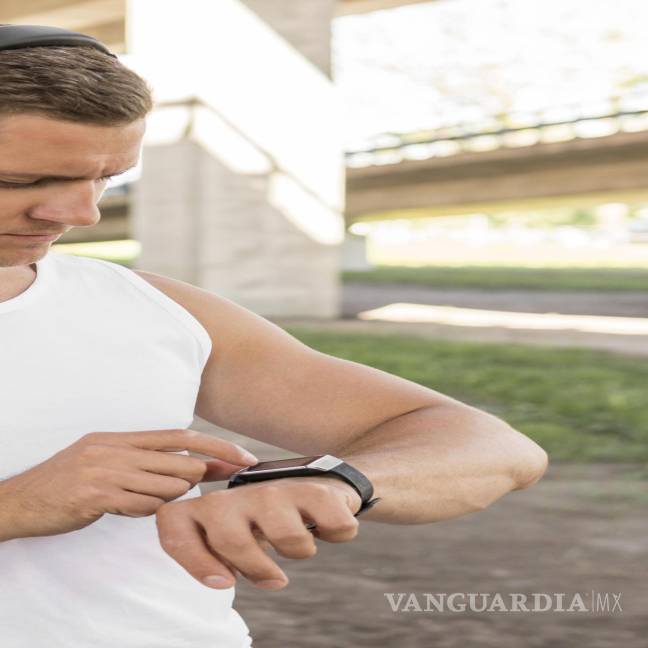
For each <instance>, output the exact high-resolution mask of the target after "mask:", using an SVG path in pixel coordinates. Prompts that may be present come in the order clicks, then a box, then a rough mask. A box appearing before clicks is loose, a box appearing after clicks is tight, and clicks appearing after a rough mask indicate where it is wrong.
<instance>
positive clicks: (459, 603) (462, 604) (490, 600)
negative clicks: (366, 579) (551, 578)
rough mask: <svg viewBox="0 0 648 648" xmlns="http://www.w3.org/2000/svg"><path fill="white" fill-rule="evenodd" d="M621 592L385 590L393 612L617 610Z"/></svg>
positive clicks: (600, 611) (604, 612)
mask: <svg viewBox="0 0 648 648" xmlns="http://www.w3.org/2000/svg"><path fill="white" fill-rule="evenodd" d="M621 595H622V593H621V592H619V593H615V592H597V591H595V590H592V591H591V592H586V593H583V594H580V593H576V594H571V595H568V594H566V593H565V592H553V593H551V594H549V593H546V592H534V593H533V594H522V593H517V592H513V593H508V594H500V593H492V592H491V593H477V592H469V593H467V592H453V593H451V594H448V593H447V592H441V593H435V594H432V593H424V594H416V593H413V592H410V593H408V592H385V593H384V596H385V598H386V599H387V602H388V603H389V607H390V608H391V610H392V612H465V611H470V612H590V613H596V614H618V613H621V612H623V609H622V607H621Z"/></svg>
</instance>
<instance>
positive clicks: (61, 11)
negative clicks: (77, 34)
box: [0, 0, 126, 31]
mask: <svg viewBox="0 0 648 648" xmlns="http://www.w3.org/2000/svg"><path fill="white" fill-rule="evenodd" d="M125 15H126V0H82V1H77V2H75V1H70V0H2V4H1V5H0V22H3V23H12V24H16V25H51V26H52V27H62V28H64V29H72V30H75V31H83V28H87V27H92V26H93V25H100V24H106V23H111V22H115V21H119V20H122V21H123V20H124V16H125Z"/></svg>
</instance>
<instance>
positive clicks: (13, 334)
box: [0, 251, 251, 648]
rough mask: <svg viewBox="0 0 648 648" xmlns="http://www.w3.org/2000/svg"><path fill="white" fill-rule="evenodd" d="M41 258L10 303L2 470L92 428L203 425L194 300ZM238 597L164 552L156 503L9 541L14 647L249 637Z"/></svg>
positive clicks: (204, 338) (42, 455) (2, 608)
mask: <svg viewBox="0 0 648 648" xmlns="http://www.w3.org/2000/svg"><path fill="white" fill-rule="evenodd" d="M36 269H37V276H36V279H35V281H34V283H32V285H31V286H30V287H29V288H28V289H27V290H26V291H24V292H23V293H21V294H20V295H17V296H16V297H14V298H13V299H9V300H8V301H4V302H0V479H7V478H9V477H12V476H13V475H15V474H18V473H20V472H23V471H24V470H26V469H28V468H31V467H32V466H34V465H36V464H37V463H40V462H42V461H44V460H45V459H47V458H49V457H51V456H52V455H53V454H55V453H56V452H58V451H59V450H62V449H63V448H65V447H67V446H69V445H71V444H72V443H73V442H74V441H76V440H77V439H79V438H80V437H81V436H83V435H84V434H86V433H87V432H102V431H104V432H118V431H122V432H134V431H143V430H159V429H167V428H187V427H190V426H191V423H192V421H193V417H194V406H195V403H196V398H197V394H198V390H199V387H200V378H201V373H202V370H203V367H204V366H205V363H206V362H207V358H208V356H209V353H210V351H211V340H210V338H209V335H208V333H207V331H206V330H205V329H204V328H203V327H202V325H201V324H200V323H199V322H198V321H197V320H196V319H195V318H194V317H193V316H192V315H191V313H189V312H188V311H187V310H185V309H184V308H183V307H182V306H180V305H179V304H178V303H177V302H175V301H173V300H172V299H170V298H169V297H167V296H166V295H165V294H164V293H162V292H161V291H159V290H157V289H156V288H154V287H153V286H151V285H150V284H149V283H148V282H146V281H145V280H144V279H142V278H141V277H139V276H138V275H137V274H135V273H134V272H132V271H131V270H129V269H127V268H124V267H122V266H120V265H117V264H115V263H111V262H108V261H100V260H98V259H90V258H85V257H78V256H71V255H65V254H62V253H60V252H55V251H50V252H49V253H48V254H47V255H46V256H45V257H44V258H43V259H42V260H41V261H39V262H37V264H36ZM178 454H188V453H187V452H186V451H184V452H182V453H178ZM198 496H200V489H199V487H198V486H195V487H194V488H192V489H191V490H189V491H188V492H187V493H185V495H183V496H182V497H181V498H179V499H187V498H192V497H198ZM233 599H234V588H230V589H226V590H216V589H210V588H208V587H205V586H204V585H202V584H201V583H200V582H198V581H197V580H196V579H194V578H193V577H192V576H190V575H189V574H188V573H187V572H186V571H185V570H184V568H182V567H181V566H180V565H179V564H178V563H176V562H175V561H174V560H173V559H172V558H171V557H170V556H169V555H167V554H166V553H165V552H164V550H163V549H162V548H161V546H160V543H159V540H158V535H157V528H156V525H155V516H154V515H150V516H147V517H141V518H131V517H125V516H120V515H113V514H109V513H107V514H105V515H104V516H103V517H102V518H100V519H99V520H98V521H97V522H95V523H94V524H91V525H90V526H88V527H85V528H84V529H80V530H78V531H73V532H70V533H64V534H61V535H53V536H39V537H31V538H17V539H14V540H9V541H6V542H0V646H2V648H36V647H38V648H41V647H43V648H44V647H45V646H47V648H89V647H90V646H92V648H117V647H118V648H245V647H248V646H250V645H251V639H250V637H249V634H248V627H247V625H246V624H245V623H244V622H243V620H242V619H241V617H240V616H239V615H238V613H237V612H236V611H235V610H233V608H232V601H233Z"/></svg>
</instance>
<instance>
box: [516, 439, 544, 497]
mask: <svg viewBox="0 0 648 648" xmlns="http://www.w3.org/2000/svg"><path fill="white" fill-rule="evenodd" d="M516 434H517V435H518V444H517V446H518V447H517V449H516V451H515V452H514V456H515V466H514V470H513V478H514V481H515V487H514V490H522V489H524V488H529V486H533V484H536V483H537V482H539V481H540V479H541V478H542V476H543V475H544V474H545V472H546V471H547V467H548V466H549V455H547V453H546V452H545V450H544V449H543V448H541V447H540V446H539V445H538V444H537V443H536V442H535V441H532V440H531V439H529V437H527V436H525V435H524V434H522V433H520V432H516Z"/></svg>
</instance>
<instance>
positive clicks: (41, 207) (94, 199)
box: [30, 180, 103, 227]
mask: <svg viewBox="0 0 648 648" xmlns="http://www.w3.org/2000/svg"><path fill="white" fill-rule="evenodd" d="M102 193H103V191H101V190H99V189H98V188H97V185H96V183H95V182H93V181H92V180H90V181H88V180H78V181H74V182H66V183H64V184H63V183H61V184H60V185H58V186H57V187H56V188H54V187H52V190H51V191H48V192H46V194H44V195H43V196H42V198H41V199H40V201H39V202H38V204H37V205H36V206H35V207H33V208H32V209H31V211H30V216H31V217H32V218H36V219H39V220H48V221H55V222H59V223H64V224H66V225H71V226H72V227H88V226H91V225H96V224H97V223H98V222H99V220H100V218H101V214H100V212H99V209H98V208H97V203H98V202H99V199H100V198H101V194H102Z"/></svg>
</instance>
